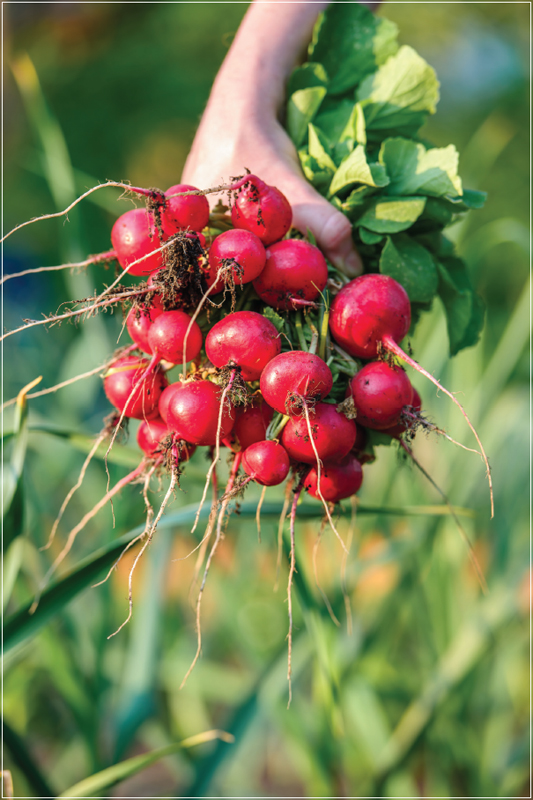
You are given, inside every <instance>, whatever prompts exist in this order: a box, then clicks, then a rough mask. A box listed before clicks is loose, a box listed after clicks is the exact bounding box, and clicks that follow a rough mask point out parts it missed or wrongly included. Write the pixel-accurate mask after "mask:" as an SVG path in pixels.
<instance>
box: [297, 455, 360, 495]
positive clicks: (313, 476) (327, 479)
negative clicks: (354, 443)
mask: <svg viewBox="0 0 533 800" xmlns="http://www.w3.org/2000/svg"><path fill="white" fill-rule="evenodd" d="M362 482H363V470H362V469H361V464H360V463H359V461H358V460H357V459H356V458H355V456H353V455H351V454H349V455H347V456H345V457H344V458H343V459H341V461H338V462H336V463H334V462H328V463H324V464H323V465H322V469H321V474H320V494H321V495H322V497H323V498H324V500H325V501H326V502H327V503H338V502H339V500H344V499H345V498H346V497H351V496H352V495H353V494H355V493H356V492H358V491H359V489H360V488H361V484H362ZM304 486H305V488H306V489H307V491H308V492H309V494H310V495H311V496H312V497H316V498H317V500H319V499H321V498H320V496H319V493H318V472H317V468H316V467H313V468H312V469H310V470H309V472H308V474H307V477H306V478H305V481H304Z"/></svg>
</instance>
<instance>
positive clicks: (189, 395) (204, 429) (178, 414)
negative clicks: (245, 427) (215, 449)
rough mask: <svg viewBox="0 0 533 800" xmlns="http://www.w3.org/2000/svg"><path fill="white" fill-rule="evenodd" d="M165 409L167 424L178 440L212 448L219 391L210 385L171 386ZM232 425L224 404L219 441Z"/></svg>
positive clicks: (230, 410)
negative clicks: (172, 390) (170, 394)
mask: <svg viewBox="0 0 533 800" xmlns="http://www.w3.org/2000/svg"><path fill="white" fill-rule="evenodd" d="M175 385H176V386H177V387H178V388H177V389H176V390H175V391H174V393H173V394H172V397H171V398H170V400H169V403H168V406H167V424H168V426H169V427H170V428H172V430H173V431H175V432H176V433H177V434H178V436H179V437H180V438H182V439H185V441H187V442H191V443H192V444H197V445H201V446H204V445H215V444H216V441H217V427H218V417H219V412H220V399H221V397H222V389H221V388H220V387H219V386H216V385H215V384H214V383H211V381H191V382H190V383H182V384H175ZM234 423H235V411H234V409H233V407H231V408H228V406H227V404H226V403H225V404H224V409H223V412H222V424H221V428H220V440H221V441H222V439H225V438H226V437H227V435H228V434H229V433H230V431H231V429H232V428H233V425H234Z"/></svg>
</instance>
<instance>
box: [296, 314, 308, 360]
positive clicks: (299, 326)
mask: <svg viewBox="0 0 533 800" xmlns="http://www.w3.org/2000/svg"><path fill="white" fill-rule="evenodd" d="M294 325H295V327H296V335H297V336H298V341H299V343H300V349H301V350H304V351H305V352H307V350H308V348H307V342H306V341H305V336H304V329H303V324H302V312H301V311H297V312H296V314H295V320H294Z"/></svg>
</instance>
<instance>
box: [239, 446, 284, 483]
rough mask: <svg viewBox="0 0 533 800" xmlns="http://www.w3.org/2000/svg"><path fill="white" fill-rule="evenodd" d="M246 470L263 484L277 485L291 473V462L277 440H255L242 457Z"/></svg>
mask: <svg viewBox="0 0 533 800" xmlns="http://www.w3.org/2000/svg"><path fill="white" fill-rule="evenodd" d="M242 466H243V468H244V471H245V472H246V473H247V474H248V475H249V476H250V477H251V478H252V479H253V480H254V481H255V482H256V483H260V484H261V486H277V485H278V484H280V483H283V481H284V480H285V478H286V477H287V475H288V474H289V468H290V462H289V456H288V455H287V452H286V451H285V449H284V448H283V447H282V446H281V445H280V444H277V443H276V442H272V441H267V440H265V441H262V442H255V444H251V445H250V447H247V448H246V450H245V451H244V454H243V457H242Z"/></svg>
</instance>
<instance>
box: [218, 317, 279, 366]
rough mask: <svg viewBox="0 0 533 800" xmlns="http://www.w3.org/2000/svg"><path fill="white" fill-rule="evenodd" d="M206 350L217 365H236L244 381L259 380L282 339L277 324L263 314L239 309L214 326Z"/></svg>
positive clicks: (277, 351) (277, 352)
mask: <svg viewBox="0 0 533 800" xmlns="http://www.w3.org/2000/svg"><path fill="white" fill-rule="evenodd" d="M205 351H206V353H207V357H208V358H209V359H210V361H211V362H212V363H213V364H214V365H215V367H224V366H226V364H236V365H237V366H239V367H241V375H242V377H243V378H244V380H245V381H256V380H258V379H259V378H260V377H261V373H262V372H263V369H264V368H265V367H266V365H267V364H268V362H269V361H271V360H272V359H273V358H274V357H275V356H277V355H279V353H280V352H281V339H280V336H279V333H278V331H277V330H276V327H275V325H273V324H272V322H270V320H268V319H267V318H266V317H263V315H262V314H257V313H256V312H255V311H237V312H236V313H235V314H228V316H227V317H224V319H221V320H220V322H217V323H216V324H215V325H213V327H212V328H211V330H210V331H209V333H208V334H207V337H206V340H205Z"/></svg>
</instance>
